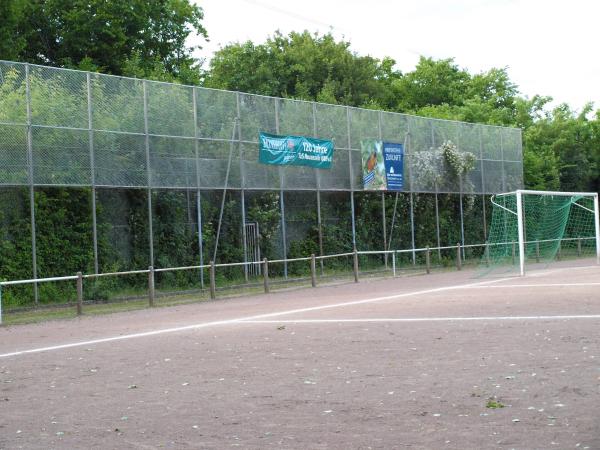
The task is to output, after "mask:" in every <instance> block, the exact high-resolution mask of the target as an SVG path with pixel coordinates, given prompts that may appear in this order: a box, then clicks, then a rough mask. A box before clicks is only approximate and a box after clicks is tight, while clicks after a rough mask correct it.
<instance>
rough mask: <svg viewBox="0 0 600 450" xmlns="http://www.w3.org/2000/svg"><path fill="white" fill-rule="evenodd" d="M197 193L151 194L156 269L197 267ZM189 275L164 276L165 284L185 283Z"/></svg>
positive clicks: (172, 191)
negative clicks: (178, 280) (172, 282)
mask: <svg viewBox="0 0 600 450" xmlns="http://www.w3.org/2000/svg"><path fill="white" fill-rule="evenodd" d="M197 217H198V216H197V208H196V192H195V191H189V190H173V189H169V190H162V189H161V190H154V191H152V231H153V233H154V236H153V237H154V239H153V241H154V259H155V262H154V265H155V267H157V268H166V267H182V266H192V265H198V264H199V263H200V254H199V251H198V246H199V244H198V234H197V233H198V223H197V222H198V221H197ZM191 274H192V273H191V272H189V273H186V272H182V273H181V274H177V273H174V274H171V275H163V276H162V280H163V281H164V282H165V283H166V284H168V281H169V279H171V278H173V280H171V281H175V280H176V279H180V278H179V277H183V278H181V281H183V280H186V282H187V281H189V279H188V278H187V277H188V276H189V275H191Z"/></svg>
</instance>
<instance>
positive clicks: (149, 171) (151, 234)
mask: <svg viewBox="0 0 600 450" xmlns="http://www.w3.org/2000/svg"><path fill="white" fill-rule="evenodd" d="M146 85H147V82H146V80H144V81H143V82H142V89H143V94H144V140H145V146H146V177H147V183H148V191H147V192H148V247H149V251H150V265H151V266H154V231H153V229H152V227H153V225H152V165H151V160H150V131H149V130H150V128H149V126H148V91H147V88H146Z"/></svg>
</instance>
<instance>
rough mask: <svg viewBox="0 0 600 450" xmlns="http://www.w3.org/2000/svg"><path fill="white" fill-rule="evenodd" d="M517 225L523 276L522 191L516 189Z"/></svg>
mask: <svg viewBox="0 0 600 450" xmlns="http://www.w3.org/2000/svg"><path fill="white" fill-rule="evenodd" d="M515 194H516V196H517V225H518V232H519V267H520V268H521V276H525V236H524V229H523V192H522V191H517V192H516V193H515Z"/></svg>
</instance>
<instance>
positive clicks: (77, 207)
mask: <svg viewBox="0 0 600 450" xmlns="http://www.w3.org/2000/svg"><path fill="white" fill-rule="evenodd" d="M91 200H92V199H91V192H90V189H88V188H85V189H61V188H54V187H53V188H37V189H36V191H35V219H36V229H37V234H36V238H37V263H38V275H39V276H40V277H53V276H61V275H64V274H65V273H68V274H74V273H76V272H78V271H83V272H88V273H89V272H92V271H93V261H94V251H93V246H92V241H93V239H92V201H91ZM66 220H68V221H69V223H72V224H75V225H74V226H68V227H67V226H65V221H66ZM57 249H60V251H57ZM58 294H59V293H58V292H57V293H56V295H58ZM48 295H54V293H48Z"/></svg>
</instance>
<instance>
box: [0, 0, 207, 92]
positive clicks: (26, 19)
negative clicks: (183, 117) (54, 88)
mask: <svg viewBox="0 0 600 450" xmlns="http://www.w3.org/2000/svg"><path fill="white" fill-rule="evenodd" d="M0 13H5V16H4V17H6V19H5V20H4V21H2V22H0V37H4V38H6V37H9V38H10V39H2V41H4V42H11V44H12V43H16V45H6V44H4V45H3V44H0V59H12V60H15V59H16V60H20V61H25V62H31V63H39V64H45V65H51V66H58V67H70V68H82V69H87V70H95V71H101V72H105V73H111V74H115V75H129V74H134V75H142V76H148V75H150V74H152V73H162V74H163V76H164V77H166V76H167V75H170V76H171V77H174V78H178V79H180V80H181V81H185V82H198V81H199V70H198V67H197V61H196V60H195V59H194V58H193V57H192V51H193V48H190V47H187V46H186V44H185V42H186V39H187V38H188V37H189V36H190V35H192V34H199V35H201V36H204V37H206V36H207V35H206V31H205V29H204V28H203V27H202V24H201V20H202V18H203V12H202V9H201V8H200V7H198V6H196V5H194V4H193V3H191V2H190V0H155V1H151V2H148V1H145V0H123V1H118V2H116V1H105V0H46V1H37V0H5V1H4V2H2V5H1V6H0Z"/></svg>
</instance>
